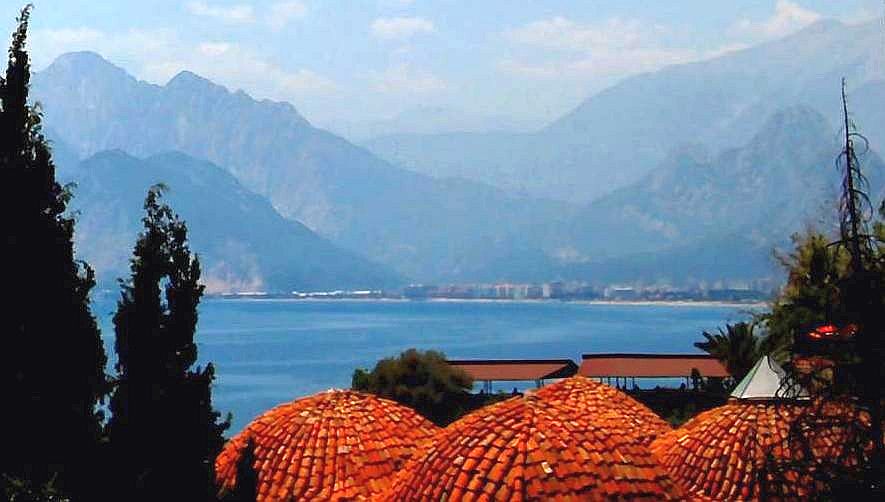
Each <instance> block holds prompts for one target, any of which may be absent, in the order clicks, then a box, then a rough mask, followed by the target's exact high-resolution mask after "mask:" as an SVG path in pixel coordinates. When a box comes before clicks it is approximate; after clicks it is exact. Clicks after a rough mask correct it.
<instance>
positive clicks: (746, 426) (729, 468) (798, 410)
mask: <svg viewBox="0 0 885 502" xmlns="http://www.w3.org/2000/svg"><path fill="white" fill-rule="evenodd" d="M807 406H809V405H808V404H800V403H795V402H793V403H789V402H781V403H778V404H775V403H773V402H758V401H741V400H734V401H731V402H729V403H728V404H725V405H724V406H720V407H718V408H714V409H712V410H708V411H706V412H704V413H701V414H699V415H698V416H696V417H694V418H693V419H691V420H689V421H688V422H687V423H686V424H685V425H683V426H682V427H680V428H679V429H676V430H674V431H672V432H669V433H667V434H665V435H663V436H661V437H660V438H658V439H657V440H655V441H654V443H652V446H651V449H652V451H653V452H654V453H655V455H656V456H657V457H658V459H659V461H660V463H661V465H662V466H663V467H664V468H665V469H667V470H668V471H669V472H670V475H671V476H672V477H673V480H674V481H675V482H677V483H678V484H679V485H680V486H681V487H682V488H683V490H684V491H685V493H686V494H687V495H689V496H691V497H694V498H696V499H697V500H717V501H729V500H756V499H758V498H759V496H760V486H759V475H760V471H761V469H762V468H763V467H764V466H765V457H766V455H767V454H768V453H771V454H772V455H773V456H774V457H775V458H776V459H781V460H787V459H789V458H790V457H789V456H790V453H789V450H790V446H789V445H790V442H789V441H788V435H789V432H790V426H791V425H792V424H793V423H794V422H795V421H796V420H797V419H798V417H800V416H803V415H802V413H803V411H804V410H806V409H807ZM815 413H819V414H820V416H819V418H820V419H821V423H824V424H827V425H826V427H825V428H817V427H815V428H814V429H813V430H814V431H816V432H814V436H813V440H812V442H811V448H812V455H813V456H814V458H816V459H822V460H824V461H831V459H833V458H836V457H838V455H839V454H840V453H841V451H842V445H843V444H844V442H845V439H846V437H848V434H849V432H848V429H849V428H847V427H841V426H834V425H833V424H837V423H840V422H841V423H847V422H848V421H850V420H854V418H855V415H854V409H853V408H849V407H848V406H839V405H832V406H827V407H824V408H815ZM815 416H818V415H815ZM796 453H798V450H797V451H796ZM791 474H793V475H789V476H788V479H780V478H778V481H777V482H776V485H777V487H778V489H781V490H783V492H784V493H785V494H786V495H787V498H791V499H792V498H802V497H803V495H805V494H807V492H808V491H809V483H812V480H811V479H810V478H808V477H807V476H805V477H802V476H796V475H795V473H791ZM770 479H774V478H770Z"/></svg>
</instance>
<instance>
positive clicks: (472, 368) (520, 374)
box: [449, 359, 578, 381]
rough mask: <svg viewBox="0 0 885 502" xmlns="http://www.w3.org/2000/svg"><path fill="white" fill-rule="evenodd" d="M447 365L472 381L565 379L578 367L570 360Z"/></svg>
mask: <svg viewBox="0 0 885 502" xmlns="http://www.w3.org/2000/svg"><path fill="white" fill-rule="evenodd" d="M449 364H450V365H452V366H454V367H456V368H459V369H461V370H463V371H464V372H465V373H467V374H468V375H470V376H471V377H472V378H473V379H474V380H480V381H483V380H493V381H508V380H509V381H528V380H545V379H549V378H566V377H570V376H572V375H574V374H575V373H576V372H577V370H578V365H577V364H575V363H574V361H572V360H571V359H482V360H480V359H477V360H469V359H461V360H450V361H449Z"/></svg>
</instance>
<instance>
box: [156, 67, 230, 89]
mask: <svg viewBox="0 0 885 502" xmlns="http://www.w3.org/2000/svg"><path fill="white" fill-rule="evenodd" d="M165 87H166V89H182V90H187V91H192V92H206V91H214V92H217V91H222V92H229V91H228V90H227V88H225V87H223V86H221V85H218V84H216V83H215V82H213V81H211V80H209V79H208V78H205V77H201V76H200V75H197V74H196V73H193V72H191V71H188V70H183V71H180V72H178V74H176V75H175V76H174V77H172V78H171V79H169V82H167V83H166V86H165Z"/></svg>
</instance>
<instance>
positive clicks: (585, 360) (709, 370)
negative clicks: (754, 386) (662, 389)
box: [578, 353, 731, 389]
mask: <svg viewBox="0 0 885 502" xmlns="http://www.w3.org/2000/svg"><path fill="white" fill-rule="evenodd" d="M693 370H697V372H698V373H699V374H700V375H701V376H702V377H705V378H726V377H729V376H731V375H730V374H729V373H728V370H727V369H726V368H725V366H724V365H723V364H722V363H721V362H720V361H719V360H718V359H716V358H715V357H713V356H710V355H707V354H621V353H616V354H608V353H605V354H584V355H582V356H581V367H580V368H579V369H578V374H579V375H581V376H585V377H587V378H594V379H596V380H598V381H600V382H606V383H608V384H610V385H611V384H612V383H613V382H614V385H615V386H616V387H620V388H625V389H626V388H627V386H628V383H632V386H633V388H634V389H635V388H636V379H637V378H652V379H665V378H683V379H685V383H686V386H688V385H689V384H690V383H691V377H692V374H693Z"/></svg>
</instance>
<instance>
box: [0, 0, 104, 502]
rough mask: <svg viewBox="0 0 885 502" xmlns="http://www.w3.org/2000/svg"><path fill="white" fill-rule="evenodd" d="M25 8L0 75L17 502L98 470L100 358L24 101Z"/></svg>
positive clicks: (81, 270) (85, 488)
mask: <svg viewBox="0 0 885 502" xmlns="http://www.w3.org/2000/svg"><path fill="white" fill-rule="evenodd" d="M30 11H31V6H27V7H25V8H24V9H23V10H22V11H21V16H20V17H19V19H18V27H17V29H16V31H15V33H13V36H12V44H11V46H10V49H9V59H8V64H7V67H6V72H5V76H3V77H2V78H0V228H2V229H3V230H2V232H3V233H2V241H0V246H2V253H3V254H2V259H3V262H4V263H5V265H6V266H5V268H4V272H3V288H4V289H5V290H6V291H11V292H13V294H11V295H6V296H5V297H4V304H3V316H2V317H0V334H2V337H3V339H2V342H3V346H2V348H0V388H2V389H3V403H4V413H2V414H0V430H3V431H4V433H5V437H4V440H3V444H2V447H0V451H2V453H0V475H3V476H4V479H5V480H13V479H19V480H25V482H26V484H24V485H20V486H19V488H21V489H20V490H19V489H18V488H16V490H18V491H17V494H16V495H15V496H16V499H17V500H27V499H28V498H27V497H28V496H26V495H25V494H27V493H31V494H35V495H34V496H35V497H39V496H42V495H39V494H40V493H42V491H44V490H43V488H42V487H45V486H48V485H47V484H48V483H50V482H51V485H52V490H53V493H54V494H58V493H63V494H65V495H66V496H70V497H72V498H73V499H75V500H90V499H92V498H93V497H92V494H94V492H93V489H97V488H96V485H97V483H98V481H97V479H96V478H97V477H98V476H99V475H100V473H98V472H96V469H95V468H94V466H92V465H90V463H89V462H86V461H84V459H89V458H94V457H95V455H96V453H97V448H98V444H99V438H100V431H101V421H102V416H101V414H100V413H99V412H98V408H97V405H98V403H99V401H100V399H101V398H102V396H104V395H105V394H106V391H107V379H106V377H105V373H104V368H105V363H106V357H105V353H104V347H103V345H102V343H101V337H100V334H99V330H98V326H97V324H96V321H95V318H94V317H93V315H92V312H91V311H90V307H89V293H90V291H91V289H92V287H93V285H94V278H93V273H92V270H91V269H90V268H89V266H88V265H86V264H85V263H82V262H79V261H77V260H76V259H75V256H74V245H73V233H74V220H73V218H71V217H69V216H67V215H66V209H67V203H68V201H69V199H70V193H69V191H68V190H67V189H66V188H65V187H62V186H60V185H59V183H58V182H57V181H56V179H55V166H54V165H53V161H52V154H51V151H50V149H49V145H48V144H47V141H46V139H45V138H44V136H43V134H42V130H41V116H40V110H39V108H38V107H36V106H29V105H28V89H29V81H30V64H29V57H28V53H27V50H26V47H25V45H26V41H27V32H28V21H29V18H30ZM13 485H14V484H13ZM13 485H10V486H13ZM15 486H18V485H15ZM55 496H56V495H53V497H55ZM7 497H11V495H9V494H8V493H7ZM47 497H48V495H47ZM59 497H60V496H59ZM44 499H45V497H44Z"/></svg>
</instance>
